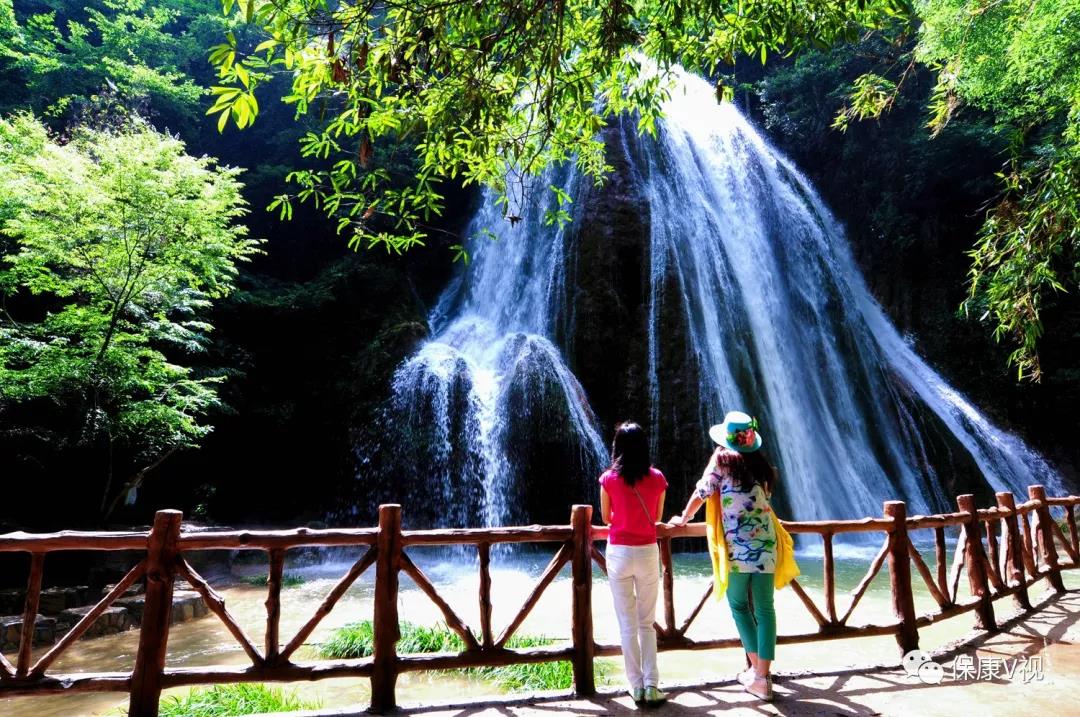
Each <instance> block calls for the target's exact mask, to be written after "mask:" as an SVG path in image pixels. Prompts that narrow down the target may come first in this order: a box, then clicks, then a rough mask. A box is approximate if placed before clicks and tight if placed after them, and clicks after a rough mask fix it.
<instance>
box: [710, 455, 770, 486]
mask: <svg viewBox="0 0 1080 717" xmlns="http://www.w3.org/2000/svg"><path fill="white" fill-rule="evenodd" d="M716 465H718V466H724V467H725V468H727V469H728V472H729V473H730V474H731V479H732V480H733V481H735V484H736V485H738V487H739V490H741V491H749V490H751V489H753V487H754V486H755V485H760V486H761V487H762V488H764V489H765V491H766V492H768V493H771V492H772V489H773V484H774V483H775V482H776V471H775V470H774V469H773V467H772V464H771V463H769V459H768V458H766V457H765V455H764V454H763V453H762V452H761V451H752V452H750V453H740V452H738V451H732V450H726V449H723V448H721V449H718V450H717V451H716Z"/></svg>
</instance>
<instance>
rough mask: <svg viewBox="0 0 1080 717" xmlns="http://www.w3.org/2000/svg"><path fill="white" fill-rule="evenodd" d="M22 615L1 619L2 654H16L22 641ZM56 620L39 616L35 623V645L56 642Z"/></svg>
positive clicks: (0, 647)
mask: <svg viewBox="0 0 1080 717" xmlns="http://www.w3.org/2000/svg"><path fill="white" fill-rule="evenodd" d="M22 628H23V619H22V615H9V616H7V617H0V652H14V651H15V650H18V649H19V641H20V640H21V639H22ZM56 635H57V629H56V618H55V617H46V616H45V615H37V616H36V620H35V621H34V640H33V644H35V645H51V644H53V643H54V642H56Z"/></svg>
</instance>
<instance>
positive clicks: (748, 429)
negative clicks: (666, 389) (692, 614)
mask: <svg viewBox="0 0 1080 717" xmlns="http://www.w3.org/2000/svg"><path fill="white" fill-rule="evenodd" d="M709 437H710V438H712V440H713V441H714V442H715V443H717V444H718V446H717V448H716V451H715V452H713V454H712V458H710V459H709V465H708V466H706V468H705V473H704V474H703V475H702V476H701V480H699V481H698V483H697V486H696V487H695V489H694V492H693V494H692V495H691V496H690V500H689V501H687V503H686V508H684V509H683V512H682V514H681V515H677V516H674V517H672V519H671V522H672V523H673V524H675V525H685V524H686V523H687V522H689V521H690V520H691V519H692V518H693V517H694V515H695V514H696V513H697V512H698V510H699V509H700V508H701V506H702V504H703V503H707V506H706V511H705V514H706V517H705V522H706V535H707V537H708V540H709V553H710V555H711V557H712V563H713V580H714V585H713V595H714V596H715V597H716V599H718V600H719V599H721V598H723V596H724V594H725V593H726V594H727V599H728V604H729V605H730V606H731V613H732V616H733V617H734V618H735V627H736V628H737V629H738V631H739V638H740V640H741V641H742V644H743V649H744V650H746V654H747V657H748V658H749V659H750V667H749V668H748V669H747V670H745V671H743V672H741V673H739V682H740V683H742V685H743V687H744V688H745V689H746V691H747V692H749V693H750V694H752V695H754V696H755V697H759V698H761V699H764V700H771V699H772V677H771V674H770V668H771V666H772V661H773V658H774V656H775V651H776V611H775V610H774V608H773V590H774V589H775V588H780V587H784V586H785V585H787V584H788V583H789V582H791V579H792V578H794V577H795V576H796V575H798V574H799V568H798V566H797V565H796V564H795V558H794V550H793V543H792V540H791V536H790V535H788V533H787V531H786V530H784V527H783V526H782V525H781V524H780V521H779V520H778V519H777V517H776V514H775V513H774V512H773V510H772V506H771V505H770V504H769V497H770V496H771V495H772V489H773V483H774V481H775V478H776V473H775V472H774V471H773V467H772V465H770V463H769V461H768V460H767V459H766V458H765V456H764V455H763V454H762V453H761V444H762V438H761V434H760V433H759V432H758V423H757V419H756V418H753V417H751V416H749V415H747V414H746V413H743V412H742V411H731V412H730V413H728V414H727V415H726V416H725V417H724V422H723V423H721V424H718V425H715V426H713V427H712V428H710V429H709ZM748 595H752V596H753V605H754V606H753V610H752V611H751V608H750V604H749V600H748V597H747V596H748Z"/></svg>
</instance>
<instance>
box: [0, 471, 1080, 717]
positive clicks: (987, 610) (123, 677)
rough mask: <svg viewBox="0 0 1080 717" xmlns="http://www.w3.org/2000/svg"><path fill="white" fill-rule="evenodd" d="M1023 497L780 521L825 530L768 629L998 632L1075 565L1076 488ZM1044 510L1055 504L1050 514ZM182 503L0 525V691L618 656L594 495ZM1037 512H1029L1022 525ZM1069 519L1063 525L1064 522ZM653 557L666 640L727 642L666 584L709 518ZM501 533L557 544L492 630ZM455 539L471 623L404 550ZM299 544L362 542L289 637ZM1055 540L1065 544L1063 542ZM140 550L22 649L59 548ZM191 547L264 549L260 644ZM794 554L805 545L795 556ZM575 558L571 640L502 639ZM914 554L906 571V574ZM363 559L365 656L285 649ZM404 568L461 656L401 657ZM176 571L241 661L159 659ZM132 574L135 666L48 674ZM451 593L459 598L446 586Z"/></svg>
mask: <svg viewBox="0 0 1080 717" xmlns="http://www.w3.org/2000/svg"><path fill="white" fill-rule="evenodd" d="M1028 498H1029V499H1028V500H1027V501H1025V502H1023V503H1019V504H1017V503H1016V501H1015V499H1014V497H1013V495H1012V494H1011V493H1007V492H1002V493H998V494H997V495H996V505H995V506H993V507H991V508H986V509H976V507H975V503H974V499H973V497H972V496H970V495H962V496H959V497H958V499H957V508H958V510H957V512H955V513H944V514H939V515H929V516H922V515H917V516H908V515H907V512H906V506H905V505H904V503H902V502H899V501H888V502H886V503H885V504H884V510H883V515H882V517H880V518H863V519H860V520H835V521H791V522H785V523H784V525H785V526H786V527H787V529H788V530H789V531H790V532H792V533H795V534H816V535H819V536H821V540H822V547H823V551H822V561H823V571H822V574H823V581H822V583H823V584H822V589H821V600H822V604H823V606H824V607H819V604H818V602H817V601H816V600H815V598H814V597H813V596H812V594H811V593H812V592H816V591H814V590H808V589H807V588H806V587H805V586H804V585H802V584H801V583H800V582H799V581H798V580H796V581H793V582H792V585H791V587H792V590H793V592H794V593H795V594H796V595H797V597H798V598H799V600H800V602H801V603H802V604H803V605H804V607H805V608H806V610H807V612H808V613H809V614H810V616H811V617H812V618H813V621H814V623H816V625H817V629H816V630H815V631H812V632H805V633H801V634H783V635H780V636H779V640H778V641H779V642H780V643H781V644H792V643H804V642H812V641H818V640H835V639H842V638H850V637H864V636H871V635H893V636H894V637H895V638H896V641H897V644H898V646H899V647H900V649H901V651H902V652H906V651H907V650H910V649H914V648H915V647H917V646H918V644H919V632H918V631H919V628H921V627H925V626H927V625H930V624H933V623H937V622H939V621H941V620H944V619H948V618H951V617H954V616H956V615H960V614H963V613H966V612H971V611H974V612H975V613H976V625H977V626H979V627H981V628H983V629H986V630H991V631H992V630H996V629H997V624H996V621H995V618H994V602H995V601H997V600H998V599H1000V598H1003V597H1006V596H1011V597H1012V598H1013V599H1014V600H1015V601H1016V605H1017V606H1018V607H1020V608H1022V609H1025V610H1030V609H1032V606H1031V602H1030V599H1029V597H1028V589H1029V588H1030V587H1031V586H1032V585H1033V584H1035V583H1036V582H1037V581H1039V580H1043V579H1045V580H1046V581H1047V583H1048V585H1049V586H1050V587H1051V588H1052V589H1053V590H1055V591H1061V590H1064V585H1063V583H1062V579H1061V573H1062V571H1064V570H1070V569H1074V568H1077V567H1080V559H1078V556H1080V535H1078V531H1077V525H1076V516H1075V511H1076V507H1077V506H1078V505H1080V496H1064V497H1048V496H1047V495H1046V491H1045V489H1044V488H1043V487H1042V486H1031V487H1030V488H1029V492H1028ZM1052 509H1054V510H1061V511H1064V512H1063V516H1064V517H1063V523H1064V527H1062V525H1059V524H1058V523H1057V522H1056V521H1055V519H1054V517H1053V513H1052ZM181 517H182V516H181V515H180V513H179V512H177V511H168V510H166V511H160V512H159V513H158V514H157V516H156V517H155V520H154V524H153V526H152V527H151V529H150V530H149V531H148V532H115V533H106V532H74V531H64V532H60V533H52V534H44V535H31V534H26V533H10V534H7V535H0V552H2V553H12V552H21V553H26V554H29V556H30V568H29V575H28V579H27V590H26V597H25V602H24V609H23V629H22V635H21V639H20V642H19V645H18V649H17V652H16V654H15V655H14V661H12V658H11V657H10V656H4V655H0V699H2V698H4V697H8V696H16V695H45V694H58V693H60V694H64V693H74V692H84V691H113V692H127V693H128V694H129V700H130V702H129V705H130V706H129V715H131V716H132V717H154V716H156V715H157V714H158V703H159V701H160V696H161V691H162V690H163V689H167V688H171V687H180V686H187V685H198V684H219V683H239V682H255V681H258V682H295V681H310V680H322V679H331V678H341V677H354V678H356V677H359V678H368V679H370V680H371V705H370V709H371V711H372V712H376V713H386V712H390V711H392V710H394V709H395V707H396V705H397V696H396V684H397V678H398V676H399V675H400V674H402V673H405V672H414V671H425V670H443V669H454V668H465V667H482V666H501V665H510V664H523V663H534V662H550V661H563V660H565V661H569V662H570V663H571V664H572V666H573V674H574V687H575V691H576V692H577V693H578V694H582V695H589V694H592V693H593V692H594V691H595V676H594V671H593V660H594V658H595V657H598V656H607V655H616V654H618V653H619V647H618V646H617V645H604V644H598V643H596V641H595V639H594V636H593V625H592V589H593V569H594V565H595V566H596V567H597V568H599V569H600V570H601V571H603V572H606V565H605V561H604V554H603V552H602V551H601V550H600V549H599V548H598V547H597V546H596V542H597V541H603V540H606V539H607V535H608V530H607V528H606V527H602V526H596V525H593V524H592V522H593V511H592V507H591V506H587V505H577V506H574V507H573V510H572V511H571V515H570V523H569V524H568V525H555V526H543V525H533V526H523V527H505V528H490V529H487V528H469V529H445V530H411V531H410V530H402V527H401V521H402V514H401V506H398V505H384V506H381V507H380V509H379V522H378V527H376V528H364V529H331V530H308V529H297V530H280V531H229V532H224V531H216V532H214V531H212V532H200V533H192V534H188V533H184V532H183V531H182V530H181ZM1031 521H1033V522H1031ZM952 530H954V531H956V537H957V539H956V542H955V544H954V546H953V556H952V566H951V568H950V567H949V565H948V558H949V555H948V553H949V544H948V542H947V534H948V532H949V531H952ZM921 531H930V533H931V535H932V546H933V547H932V551H933V561H934V566H933V568H931V566H930V564H929V562H928V558H926V557H924V556H923V554H922V553H921V552H920V550H919V546H920V545H926V544H928V543H925V542H924V541H922V540H921V538H920V535H921ZM1066 531H1067V532H1066ZM658 532H659V541H660V555H661V562H662V565H663V570H664V572H663V579H662V586H663V593H664V597H663V602H662V603H661V608H662V610H661V611H662V613H663V615H662V617H663V624H659V623H657V624H656V625H655V629H656V631H657V634H658V644H659V649H661V650H702V649H714V648H724V647H737V646H738V645H739V640H738V638H737V637H723V638H717V639H702V640H694V639H691V638H689V637H687V632H688V630H689V629H690V627H691V626H692V625H693V623H694V621H695V620H696V619H697V618H698V616H699V615H700V613H701V611H702V609H703V607H704V605H705V603H706V601H707V600H708V599H709V597H710V595H711V594H712V584H711V582H710V583H709V585H708V586H707V588H706V590H705V592H704V594H702V595H701V597H700V598H699V599H698V600H696V601H695V602H694V603H693V605H694V607H693V608H692V609H691V610H690V612H689V614H688V615H686V617H685V618H684V619H683V620H682V621H681V622H680V621H679V620H678V614H677V611H676V607H675V605H676V603H675V599H674V594H675V589H676V585H677V582H676V580H675V575H674V561H673V560H672V542H673V540H676V539H682V538H701V537H703V536H704V535H705V526H704V524H702V523H695V524H691V525H686V526H679V527H661V528H659V530H658ZM865 532H872V533H873V532H876V533H880V534H882V536H883V541H882V545H881V548H880V550H879V551H878V552H877V554H876V555H875V557H874V558H873V559H872V560H871V562H870V565H869V567H868V569H867V571H866V573H865V574H864V575H863V577H862V578H861V579H860V580H859V582H858V583H857V585H856V586H855V587H854V588H853V589H852V590H851V591H850V593H848V595H847V597H846V605H845V606H841V607H842V609H839V608H838V604H837V599H838V596H837V594H836V593H837V587H836V575H835V572H836V571H835V559H834V550H833V546H834V539H835V536H837V535H842V534H847V533H865ZM509 543H548V544H555V545H556V546H557V548H556V551H555V554H554V556H553V557H552V558H551V561H550V562H549V563H548V565H547V567H546V568H545V569H544V570H543V572H542V573H541V574H540V576H539V578H538V580H537V583H536V585H535V586H534V588H533V589H532V591H531V592H530V593H529V595H528V596H527V597H526V598H525V601H524V603H523V604H522V605H521V607H520V608H519V609H518V610H517V611H516V613H515V614H514V616H513V618H512V619H511V620H510V621H509V622H508V623H507V625H506V626H505V627H504V628H503V629H502V630H501V631H500V632H498V633H497V637H496V632H495V630H494V626H493V624H492V596H491V551H492V547H493V546H495V545H503V544H509ZM439 545H466V546H470V545H471V546H475V547H476V549H477V557H478V566H479V573H480V575H479V578H480V580H479V594H478V596H477V598H478V607H479V627H480V632H479V634H476V633H475V632H474V631H473V629H472V628H471V627H470V626H469V625H468V624H467V623H466V622H465V621H464V620H463V619H462V618H461V617H460V616H459V614H458V613H457V612H456V611H455V609H454V608H453V607H452V605H451V602H450V601H448V600H447V599H446V598H445V597H444V596H443V595H442V594H440V592H439V590H438V588H437V587H436V586H435V585H434V584H433V583H432V582H431V580H430V579H429V578H428V577H427V575H425V574H424V572H423V571H422V570H421V569H420V568H419V567H418V566H417V564H416V563H415V562H414V561H413V559H412V557H410V555H409V554H408V552H407V550H408V549H411V548H414V547H417V546H439ZM301 547H322V548H354V549H359V550H361V551H362V554H361V555H360V557H359V558H358V559H357V560H356V562H355V563H354V564H353V565H352V566H351V567H350V568H349V570H348V572H346V574H345V575H344V576H343V577H342V578H341V579H340V580H339V581H338V582H337V583H336V584H335V585H334V587H333V588H331V590H330V591H329V593H328V594H327V595H326V597H325V599H324V600H323V601H322V603H321V604H320V605H319V606H318V607H317V608H316V610H315V612H314V614H313V615H311V617H310V618H308V620H307V621H306V622H305V623H304V624H303V626H302V627H301V628H300V629H299V630H298V631H297V633H296V634H295V635H293V636H292V637H291V638H290V639H289V640H288V641H287V642H285V644H284V646H282V636H281V632H280V630H281V613H282V608H281V586H282V579H283V576H284V566H285V562H286V553H287V551H289V550H292V549H296V548H301ZM1059 547H1060V549H1061V551H1062V554H1063V555H1059V553H1058V548H1059ZM69 550H75V551H120V550H126V551H138V552H141V553H142V556H141V557H140V558H139V559H138V561H137V562H136V564H135V565H134V567H132V568H131V570H130V571H129V572H128V573H127V574H126V575H125V577H124V578H123V579H122V580H121V581H120V582H119V583H118V584H117V585H115V586H114V587H113V588H112V589H111V590H110V591H109V592H108V594H106V595H105V596H104V597H103V598H102V599H101V601H100V602H98V603H97V604H96V605H95V606H93V607H92V608H91V609H90V610H89V611H88V612H87V613H86V614H85V616H84V617H83V618H82V619H80V620H79V621H78V622H77V623H76V624H75V625H74V626H73V627H72V628H71V629H70V630H69V631H68V633H67V634H66V635H64V636H63V637H62V638H61V639H60V640H59V641H58V642H57V643H56V644H55V645H53V646H52V647H51V648H50V649H49V650H48V651H47V652H45V653H44V654H43V655H42V656H41V657H40V658H39V659H38V660H37V661H36V662H33V661H32V656H33V642H32V637H33V632H34V629H33V625H34V622H35V619H36V617H37V611H38V605H39V601H40V597H41V589H42V582H43V575H44V570H45V561H46V558H47V556H48V555H49V554H50V553H53V552H57V551H69ZM200 550H260V551H263V552H265V553H266V554H267V559H268V565H269V568H268V575H267V598H266V603H265V607H266V627H265V632H264V635H263V636H262V640H261V645H262V650H261V651H260V649H259V647H258V643H257V642H256V641H255V640H253V639H252V638H251V637H249V636H248V635H247V634H246V633H245V632H244V630H243V629H241V627H240V626H239V625H238V623H237V622H236V620H235V618H233V616H232V615H231V613H230V612H229V610H228V609H227V607H226V601H225V599H224V598H223V597H222V596H221V594H220V593H218V592H217V591H216V590H215V589H214V588H213V587H212V586H211V585H210V583H209V582H208V581H207V580H206V579H204V578H203V577H202V576H201V575H199V574H198V572H196V571H195V569H194V568H193V567H192V566H191V564H190V563H189V562H188V560H187V559H186V557H185V555H186V554H188V553H192V552H195V551H200ZM803 560H804V561H805V558H803ZM886 564H887V565H888V574H889V586H890V588H889V589H890V595H891V601H892V608H893V613H894V615H893V618H894V619H893V620H892V621H890V622H886V623H884V624H861V625H850V624H849V619H850V618H851V616H852V613H853V612H854V611H855V609H856V607H857V606H858V605H859V603H860V601H861V599H862V597H863V596H864V595H865V593H866V591H867V589H868V588H869V586H870V584H871V583H872V582H873V581H874V579H875V578H876V577H877V575H878V574H879V573H880V571H881V570H882V568H883V567H884V566H885V565H886ZM567 565H569V566H570V587H571V605H570V606H569V608H570V615H571V639H570V641H569V643H568V644H561V645H560V644H556V645H552V646H546V647H534V648H523V649H511V648H508V647H507V645H508V644H509V640H510V638H511V637H512V636H513V635H514V633H515V632H516V631H517V630H518V629H519V628H520V627H521V625H522V623H523V622H524V621H525V619H526V618H527V617H528V616H529V614H530V613H531V611H532V610H533V608H534V607H535V606H536V604H537V603H538V602H539V600H540V598H541V597H542V596H543V594H544V592H545V591H546V590H547V589H548V587H549V586H550V585H551V584H552V582H554V580H555V579H556V578H557V577H558V576H559V574H560V573H562V571H563V570H564V569H565V568H566V567H567ZM912 565H914V567H915V570H914V571H912ZM372 566H374V568H375V578H374V641H373V654H372V656H371V657H369V658H363V659H353V660H326V661H312V662H300V661H295V659H294V658H295V655H296V652H297V650H298V649H299V648H300V647H301V646H302V645H303V644H305V642H306V641H307V639H308V638H309V637H310V636H311V634H312V633H313V632H314V630H315V629H316V628H317V627H318V625H319V624H320V623H321V621H322V620H323V619H324V618H325V617H326V616H327V615H328V614H329V613H330V612H331V611H332V610H333V609H334V608H335V607H336V605H337V604H338V602H339V601H340V599H341V598H342V597H343V596H344V595H345V593H346V592H347V591H348V590H349V588H350V587H351V586H352V585H353V584H354V583H355V582H356V581H357V580H358V579H359V578H360V576H361V575H363V574H364V573H365V572H366V571H368V570H369V569H370V568H372ZM401 573H404V574H405V575H406V576H408V577H409V578H410V579H411V580H412V581H413V582H414V583H415V584H416V586H417V588H418V589H419V590H421V591H422V592H423V593H424V594H425V595H427V597H428V598H429V599H430V600H431V601H432V602H433V603H434V604H435V606H436V607H437V608H438V609H439V610H440V612H441V613H442V615H443V618H444V620H445V622H446V624H447V625H448V626H449V627H450V628H451V629H453V630H454V631H455V632H456V633H457V634H458V635H460V636H461V638H462V640H463V643H464V645H465V649H464V650H463V651H461V652H459V653H440V654H419V655H418V654H399V653H398V652H397V642H398V640H399V639H400V625H401V622H400V618H399V615H398V598H399V576H400V574H401ZM961 573H966V574H967V577H968V595H967V596H966V597H964V598H961V596H960V590H959V581H960V576H961ZM913 574H914V575H917V576H918V578H919V579H921V580H922V581H923V582H924V583H925V585H926V589H927V592H928V594H929V595H930V597H931V598H932V599H933V603H934V607H933V608H932V609H931V610H929V611H924V612H923V613H921V614H920V613H918V612H917V610H916V605H915V599H914V594H915V593H914V590H913V585H912V580H913V577H912V576H913ZM177 577H181V578H184V579H186V580H187V581H188V582H189V583H190V584H191V585H192V587H193V588H194V589H195V590H196V591H197V592H199V594H200V595H201V596H202V597H203V599H204V600H205V601H206V603H207V605H208V606H209V608H210V610H211V612H212V613H213V614H214V615H215V616H216V617H217V619H219V620H221V621H222V623H223V624H224V625H225V627H226V628H227V629H228V631H229V632H230V634H231V635H232V637H233V638H234V639H235V640H236V642H237V643H238V644H239V646H240V648H241V649H242V650H243V651H244V653H245V654H246V655H247V657H248V660H249V662H250V664H249V665H247V666H239V667H237V666H212V667H166V665H165V655H166V650H167V646H168V637H169V627H170V610H171V608H172V592H173V585H174V582H175V580H176V578H177ZM139 581H144V582H145V584H146V596H145V601H146V602H145V607H144V615H143V620H142V624H141V626H140V628H139V631H140V632H139V636H138V652H137V655H136V659H135V664H134V667H133V669H132V670H131V672H101V673H77V674H53V673H52V672H50V668H51V667H52V665H53V664H54V663H55V662H56V660H57V658H59V657H60V656H61V655H62V654H63V653H64V652H65V651H66V650H68V649H70V647H71V645H72V644H74V643H75V641H77V640H78V639H79V638H80V637H82V636H83V635H84V634H85V633H86V632H87V631H88V630H89V629H90V628H91V627H92V626H93V624H94V622H95V621H96V620H97V619H98V618H99V617H100V616H101V615H102V614H104V613H105V611H106V610H107V609H108V608H109V606H111V605H112V604H113V602H114V601H115V600H117V599H118V598H119V597H121V596H122V595H123V594H124V593H125V592H126V591H127V589H128V588H130V587H131V586H132V585H134V584H135V583H137V582H139ZM454 597H455V598H457V597H458V596H454Z"/></svg>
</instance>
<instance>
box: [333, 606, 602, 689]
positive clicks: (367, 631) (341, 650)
mask: <svg viewBox="0 0 1080 717" xmlns="http://www.w3.org/2000/svg"><path fill="white" fill-rule="evenodd" d="M374 638H375V631H374V626H373V624H372V622H371V620H363V621H361V622H354V623H350V624H348V625H345V626H344V627H341V628H339V629H338V630H336V631H335V632H334V633H333V635H331V637H330V639H329V640H327V641H326V642H323V643H320V644H319V646H318V650H319V655H320V656H321V657H324V658H329V659H353V658H360V657H370V656H371V653H372V649H373V645H374ZM554 643H555V640H554V639H552V638H550V637H545V636H542V635H514V636H513V637H511V638H510V639H509V640H507V642H506V647H508V648H512V649H513V648H523V647H544V646H547V645H552V644H554ZM464 649H465V642H464V641H463V640H462V639H461V637H460V636H459V635H458V634H457V633H456V632H454V631H453V630H451V629H450V628H448V627H446V626H445V625H437V626H434V627H429V626H427V625H416V624H413V623H410V622H402V623H401V639H400V640H399V641H398V643H397V651H398V652H399V653H401V654H410V653H411V654H415V653H429V652H461V651H462V650H464ZM596 668H597V670H598V672H601V673H602V672H605V671H606V670H607V667H606V666H605V665H603V663H597V665H596ZM463 672H465V673H466V674H469V675H474V676H476V677H478V678H480V679H486V680H492V681H493V682H495V683H496V684H498V685H499V686H500V687H501V688H503V689H505V690H507V691H510V692H517V691H522V690H565V689H569V688H570V687H572V686H573V684H574V671H573V668H572V666H571V665H570V663H569V662H567V661H565V660H563V661H559V662H537V663H532V664H524V665H505V666H502V667H472V668H468V669H466V670H463Z"/></svg>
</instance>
